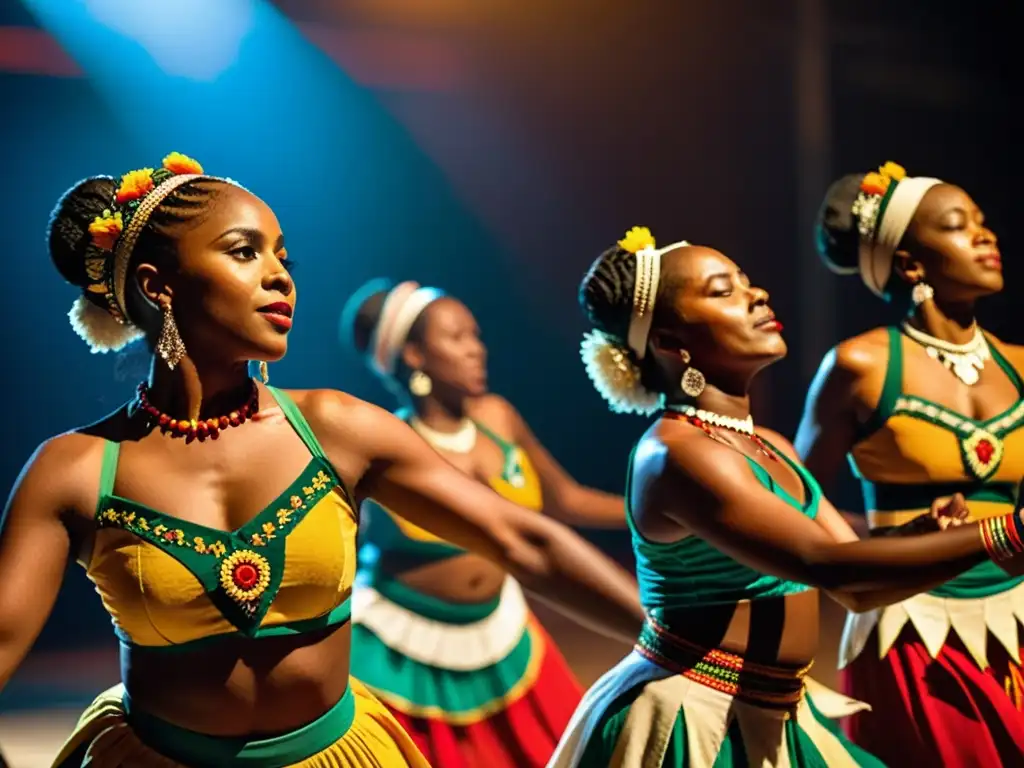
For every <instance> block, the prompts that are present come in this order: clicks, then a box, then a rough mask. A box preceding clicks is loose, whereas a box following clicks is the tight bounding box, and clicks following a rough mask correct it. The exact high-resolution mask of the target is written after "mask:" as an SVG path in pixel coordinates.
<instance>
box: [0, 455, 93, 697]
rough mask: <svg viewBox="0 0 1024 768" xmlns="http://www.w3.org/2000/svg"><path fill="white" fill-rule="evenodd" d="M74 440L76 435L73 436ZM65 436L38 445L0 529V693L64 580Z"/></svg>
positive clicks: (67, 548)
mask: <svg viewBox="0 0 1024 768" xmlns="http://www.w3.org/2000/svg"><path fill="white" fill-rule="evenodd" d="M78 437H80V436H78ZM67 441H68V437H59V438H56V439H54V440H51V441H50V442H48V443H44V444H43V445H42V446H41V447H40V448H39V449H38V450H37V451H36V452H35V454H34V455H33V456H32V458H31V459H29V461H28V463H27V464H26V465H25V467H24V469H22V471H21V474H20V475H19V477H18V479H17V481H16V482H15V484H14V489H13V490H12V491H11V495H10V498H9V499H8V502H7V506H6V507H5V509H4V516H3V522H2V527H0V688H2V687H3V686H5V685H6V684H7V681H8V680H10V678H11V675H13V674H14V671H15V670H16V669H17V668H18V665H19V664H21V662H22V660H23V659H24V658H25V655H26V654H27V653H28V651H29V649H30V648H31V647H32V644H33V643H34V642H35V640H36V637H38V636H39V633H40V631H42V628H43V625H44V624H45V623H46V619H47V617H49V615H50V611H52V610H53V604H54V602H55V601H56V600H57V593H58V592H59V591H60V586H61V583H62V581H63V580H64V570H65V567H66V566H67V561H68V555H69V553H70V549H71V539H70V536H69V534H68V530H67V528H66V527H65V526H64V523H63V522H62V519H61V515H62V513H64V512H66V511H67V510H69V509H70V507H71V505H72V501H71V499H70V496H69V494H68V493H67V490H68V487H69V483H68V482H66V478H67V477H68V475H69V473H68V471H67V470H68V465H69V459H70V457H69V456H67V455H65V454H66V453H67V451H66V450H64V448H66V447H67V446H66V445H63V444H62V442H63V443H66V442H67Z"/></svg>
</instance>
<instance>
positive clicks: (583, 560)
mask: <svg viewBox="0 0 1024 768" xmlns="http://www.w3.org/2000/svg"><path fill="white" fill-rule="evenodd" d="M319 400H320V403H319V405H318V406H317V409H318V410H320V411H321V414H320V415H319V416H318V417H317V419H316V420H317V421H318V422H319V424H322V425H324V427H325V430H324V434H323V437H322V439H321V442H322V443H323V444H324V446H325V449H326V450H327V452H328V456H331V455H332V453H333V452H334V451H335V450H336V451H337V452H338V455H339V456H340V455H345V456H349V455H350V454H349V453H348V452H349V451H351V449H352V446H353V444H354V442H355V441H358V445H359V452H360V454H361V455H363V456H364V457H365V466H364V467H363V469H362V471H361V472H360V473H359V474H360V478H359V480H358V482H357V484H356V486H355V492H356V495H357V496H358V497H360V498H368V497H372V498H374V499H375V500H377V501H379V502H380V504H381V505H383V506H385V507H388V508H390V509H400V510H402V517H404V518H406V519H408V520H409V521H410V522H411V523H413V524H414V525H417V526H419V527H421V528H423V529H425V530H427V531H430V532H431V533H433V534H435V535H436V536H440V537H441V538H443V539H445V540H447V541H451V542H453V543H454V544H457V545H459V546H461V547H464V548H466V549H468V550H471V551H473V552H477V553H478V554H481V555H483V556H484V557H487V558H489V559H490V560H492V561H494V562H495V563H497V564H498V565H500V566H502V568H504V569H505V570H507V571H508V572H509V573H511V574H512V575H513V576H514V577H515V578H516V579H517V580H518V581H519V582H520V583H521V584H522V585H523V587H524V588H525V589H527V590H528V591H530V592H532V593H533V594H534V595H535V596H537V597H539V598H541V599H543V600H545V601H549V602H552V603H554V604H555V605H556V606H557V607H558V608H559V609H560V610H561V611H562V612H564V613H566V614H568V615H570V616H572V617H573V618H575V619H576V620H578V621H580V622H581V623H585V624H587V625H588V626H590V627H592V628H595V629H602V630H604V631H606V632H608V633H610V634H612V635H614V636H615V637H617V638H620V639H624V640H626V641H629V642H631V641H632V640H633V639H635V638H636V634H637V632H638V630H639V628H640V625H641V624H642V622H643V611H642V610H641V608H640V601H639V596H638V594H637V587H636V582H635V580H634V579H633V578H632V577H631V576H630V575H629V574H628V573H627V572H626V571H625V570H624V569H622V568H621V567H619V566H618V565H616V564H615V563H613V562H612V561H611V560H609V559H608V558H607V557H606V556H604V555H603V554H602V553H601V552H600V551H599V550H597V549H596V548H594V547H593V546H592V545H590V544H588V543H587V542H585V541H584V540H583V539H582V538H580V537H579V536H578V535H576V534H575V533H573V532H572V531H571V530H570V529H569V528H567V527H565V526H564V525H562V524H561V523H558V522H556V521H554V520H551V519H549V518H546V517H544V516H543V515H537V514H535V513H532V512H529V511H527V510H525V509H522V508H520V507H518V506H516V505H515V504H512V503H511V502H509V501H507V500H505V499H504V498H502V497H501V496H499V495H498V494H497V493H495V492H494V491H492V490H491V489H490V488H488V487H487V486H485V485H483V484H482V483H480V482H477V481H476V480H474V479H472V478H470V477H469V476H467V475H465V474H463V473H462V472H460V471H459V470H457V469H455V468H454V467H453V466H452V465H451V464H449V463H448V462H447V461H445V460H444V459H443V458H442V457H441V456H440V455H439V454H438V453H437V452H436V451H434V450H433V449H432V448H431V447H430V446H429V445H428V444H427V443H426V442H425V441H424V440H423V438H421V437H420V436H419V435H418V434H417V433H416V432H415V431H414V430H413V429H412V428H411V427H409V425H408V424H406V423H405V422H403V421H402V420H400V419H398V418H396V417H395V416H394V415H392V414H390V413H388V412H387V411H384V410H382V409H380V408H377V407H376V406H372V405H369V404H368V403H363V402H361V401H358V400H356V399H355V398H351V397H348V396H347V395H342V394H341V393H334V392H330V393H324V394H323V395H320V397H319ZM332 411H333V413H332ZM332 425H334V426H332ZM317 434H318V436H320V434H321V433H320V431H319V430H318V431H317Z"/></svg>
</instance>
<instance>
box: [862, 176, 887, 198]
mask: <svg viewBox="0 0 1024 768" xmlns="http://www.w3.org/2000/svg"><path fill="white" fill-rule="evenodd" d="M888 188H889V179H888V178H886V177H885V176H883V175H882V174H880V173H869V174H867V175H866V176H865V177H864V181H862V182H861V183H860V189H861V191H862V192H865V193H866V194H869V195H884V194H885V190H887V189H888Z"/></svg>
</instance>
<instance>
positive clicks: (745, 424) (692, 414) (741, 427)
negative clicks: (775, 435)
mask: <svg viewBox="0 0 1024 768" xmlns="http://www.w3.org/2000/svg"><path fill="white" fill-rule="evenodd" d="M669 410H672V411H676V412H677V413H681V414H683V415H684V416H687V417H689V418H692V419H700V420H701V421H703V422H704V423H706V424H710V425H711V426H713V427H721V428H722V429H729V430H732V431H733V432H739V433H740V434H741V435H748V436H749V435H753V434H754V417H753V416H747V418H745V419H737V418H736V417H735V416H723V415H722V414H720V413H715V412H714V411H705V410H702V409H700V408H694V407H693V406H692V405H670V406H669Z"/></svg>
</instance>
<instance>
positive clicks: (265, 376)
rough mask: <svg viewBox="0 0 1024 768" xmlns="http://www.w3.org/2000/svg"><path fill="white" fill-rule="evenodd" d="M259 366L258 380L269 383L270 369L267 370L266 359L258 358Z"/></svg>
mask: <svg viewBox="0 0 1024 768" xmlns="http://www.w3.org/2000/svg"><path fill="white" fill-rule="evenodd" d="M259 368H260V381H262V382H263V383H264V384H269V383H270V371H269V370H267V361H266V360H260V366H259Z"/></svg>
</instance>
